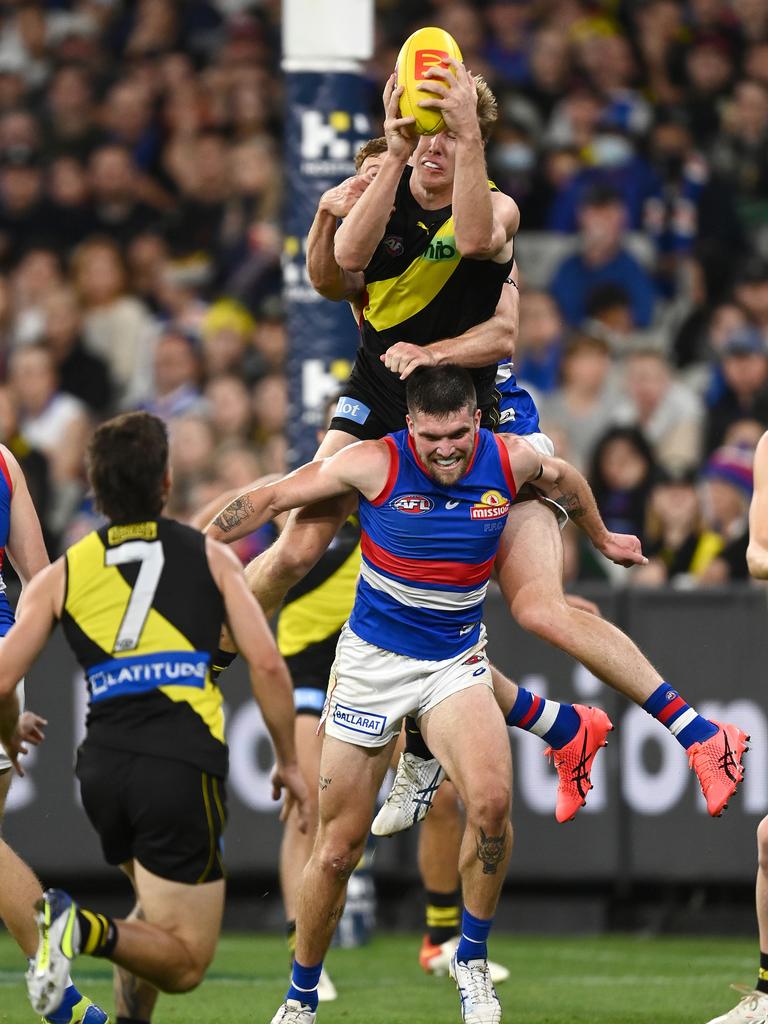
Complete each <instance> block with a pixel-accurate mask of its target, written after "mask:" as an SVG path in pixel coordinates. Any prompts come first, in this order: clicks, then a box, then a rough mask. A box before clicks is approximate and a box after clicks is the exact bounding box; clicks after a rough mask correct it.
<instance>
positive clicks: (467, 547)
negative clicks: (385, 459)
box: [349, 430, 516, 661]
mask: <svg viewBox="0 0 768 1024" xmlns="http://www.w3.org/2000/svg"><path fill="white" fill-rule="evenodd" d="M384 441H386V443H387V444H388V445H389V450H390V459H391V461H390V469H389V476H388V478H387V482H386V484H385V486H384V489H383V490H382V492H381V493H380V494H379V495H378V496H377V497H376V498H374V499H373V500H372V501H368V500H366V499H365V498H364V497H362V496H361V498H360V526H361V531H362V532H361V540H360V547H361V550H362V555H363V558H362V566H361V569H360V578H359V580H358V584H357V594H356V597H355V604H354V607H353V609H352V614H351V616H350V619H349V626H350V628H351V629H352V631H353V632H354V633H356V634H357V636H359V637H361V638H362V639H363V640H366V641H367V642H368V643H370V644H374V645H375V646H377V647H381V648H383V649H384V650H386V651H393V652H394V653H395V654H404V655H407V656H408V657H411V658H417V659H419V660H426V661H443V660H444V659H447V658H453V657H456V656H457V655H459V654H461V653H462V651H465V650H468V649H469V648H470V647H472V646H473V645H474V644H475V643H477V640H478V637H479V635H480V627H481V625H482V618H483V602H484V600H485V594H486V591H487V589H488V580H489V579H490V576H491V572H492V570H493V562H494V559H495V558H496V552H497V550H498V546H499V538H500V536H501V533H502V531H503V529H504V524H505V523H506V521H507V514H508V512H509V508H510V504H511V502H512V500H513V499H514V497H515V493H516V491H515V481H514V477H513V475H512V470H511V468H510V464H509V456H508V454H507V450H506V448H505V447H504V443H503V441H502V440H501V438H499V437H497V436H496V435H495V434H493V433H491V432H490V431H489V430H479V431H478V433H477V435H476V438H475V448H474V451H473V454H472V458H471V461H470V463H469V467H468V469H467V472H466V473H465V474H464V476H462V477H461V479H460V480H458V481H457V482H456V483H455V484H452V485H451V486H450V487H447V486H444V485H441V484H439V483H438V482H437V481H436V480H433V479H432V477H431V476H430V475H429V473H428V472H427V470H426V469H425V467H424V466H423V465H422V463H421V462H420V461H419V458H418V456H417V454H416V450H415V448H414V445H413V441H412V440H411V438H410V437H409V434H408V431H407V430H401V431H398V433H396V434H388V435H387V436H386V437H385V438H384Z"/></svg>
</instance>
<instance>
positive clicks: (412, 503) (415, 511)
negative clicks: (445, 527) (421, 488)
mask: <svg viewBox="0 0 768 1024" xmlns="http://www.w3.org/2000/svg"><path fill="white" fill-rule="evenodd" d="M391 505H392V508H395V509H397V511H398V512H407V513H408V515H411V516H420V515H423V514H424V513H425V512H431V511H432V509H433V508H434V507H435V503H434V501H432V499H431V498H428V497H427V496H426V495H425V494H401V495H400V497H399V498H395V500H394V501H393V502H391Z"/></svg>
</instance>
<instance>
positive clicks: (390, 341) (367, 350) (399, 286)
mask: <svg viewBox="0 0 768 1024" xmlns="http://www.w3.org/2000/svg"><path fill="white" fill-rule="evenodd" d="M411 174H412V169H411V168H410V167H406V168H405V170H404V172H403V176H402V178H401V180H400V184H399V185H398V188H397V192H396V195H395V204H394V207H393V210H392V214H391V216H390V218H389V221H388V223H387V226H386V228H385V231H384V237H383V238H382V240H381V242H379V244H378V246H377V247H376V250H375V252H374V254H373V256H372V257H371V260H370V262H369V264H368V266H367V267H366V268H365V288H366V295H365V299H364V305H363V313H362V318H361V321H360V333H361V340H360V347H359V348H358V351H357V354H356V357H355V365H354V367H353V368H352V373H351V375H350V378H349V381H348V383H347V385H346V386H345V389H344V394H345V396H348V397H349V398H351V399H352V400H353V401H352V403H351V405H350V408H352V409H353V414H352V416H349V415H347V417H346V418H344V417H343V416H341V415H340V413H339V410H337V413H336V416H335V417H334V420H333V421H332V423H331V426H332V427H333V428H335V429H338V430H347V431H349V432H351V433H352V434H354V435H355V436H356V437H359V438H361V439H366V438H372V437H381V436H383V434H385V433H390V432H393V431H396V430H402V428H403V427H404V426H405V414H406V412H407V408H406V402H405V382H404V381H401V380H400V379H399V376H398V374H396V373H392V371H391V370H388V369H387V368H386V366H385V365H384V363H383V362H382V361H381V359H380V356H381V355H382V354H383V353H384V352H386V350H387V349H388V348H389V347H390V346H391V345H394V344H395V343H396V342H399V341H406V342H410V343H411V344H414V345H428V344H430V343H431V342H434V341H441V340H443V339H445V338H455V337H457V336H458V335H460V334H463V333H464V332H465V331H467V330H469V329H470V328H471V327H476V326H477V325H478V324H481V323H484V322H485V321H486V320H489V319H490V318H491V317H492V316H493V314H494V312H495V310H496V306H497V304H498V302H499V298H500V296H501V290H502V287H503V286H504V282H505V281H506V280H507V278H508V277H509V273H510V271H511V269H512V264H513V259H512V258H510V259H509V260H508V261H507V262H505V263H494V262H493V261H491V260H476V259H467V258H465V257H463V256H461V255H460V253H459V252H458V249H457V247H456V239H455V232H454V223H453V213H452V208H451V206H450V205H449V206H444V207H442V208H441V209H438V210H425V209H423V208H422V207H421V206H420V205H419V204H418V203H417V202H416V199H415V198H414V196H413V194H412V193H411V189H410V179H411ZM488 188H489V189H490V190H491V191H498V190H497V189H496V186H495V185H494V184H493V182H491V181H489V182H488ZM469 372H470V373H471V375H472V379H473V381H474V384H475V390H476V391H477V400H478V405H479V407H480V409H481V410H482V411H483V426H485V427H493V426H495V424H496V418H497V415H498V411H497V409H496V403H497V401H498V394H497V392H496V388H495V379H496V363H495V362H493V363H489V365H488V366H484V367H479V368H476V369H471V370H470V371H469ZM354 401H358V402H360V403H362V411H361V408H359V407H358V408H357V409H354Z"/></svg>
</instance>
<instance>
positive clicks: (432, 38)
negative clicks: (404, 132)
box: [395, 28, 462, 135]
mask: <svg viewBox="0 0 768 1024" xmlns="http://www.w3.org/2000/svg"><path fill="white" fill-rule="evenodd" d="M445 57H455V58H456V60H461V59H462V57H461V50H460V49H459V44H458V43H457V42H456V40H455V39H454V38H453V36H452V35H451V34H450V32H446V31H445V29H442V28H420V29H417V31H416V32H414V33H413V35H410V36H408V38H407V39H406V40H405V42H404V43H403V45H402V48H401V50H400V53H399V55H398V58H397V64H396V66H395V71H396V74H397V84H398V85H402V87H403V94H402V96H401V97H400V116H401V117H415V118H416V124H415V125H414V128H415V129H416V131H417V132H418V134H419V135H437V133H438V132H441V131H443V129H444V128H445V122H444V121H443V115H442V114H441V112H440V111H439V110H430V109H428V108H427V107H420V106H418V102H419V100H427V99H432V98H434V96H435V95H436V94H435V93H432V92H428V91H425V90H423V89H420V88H419V83H420V82H422V81H424V75H425V72H426V71H427V69H428V68H432V67H436V66H438V65H439V64H440V63H441V62H442V61H443V60H444V58H445ZM451 70H452V71H453V69H451Z"/></svg>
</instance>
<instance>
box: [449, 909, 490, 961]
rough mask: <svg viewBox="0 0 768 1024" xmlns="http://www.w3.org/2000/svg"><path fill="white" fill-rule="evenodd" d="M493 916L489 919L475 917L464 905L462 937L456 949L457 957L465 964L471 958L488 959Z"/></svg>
mask: <svg viewBox="0 0 768 1024" xmlns="http://www.w3.org/2000/svg"><path fill="white" fill-rule="evenodd" d="M492 924H493V918H492V917H489V918H488V919H487V920H486V919H483V918H482V917H475V916H474V915H473V914H470V912H469V911H468V910H467V908H466V907H464V910H463V913H462V915H461V938H460V939H459V945H458V947H457V949H456V959H457V960H460V961H461V962H462V963H463V964H465V963H467V962H468V961H469V960H487V959H488V944H487V943H488V933H489V932H490V930H491V925H492Z"/></svg>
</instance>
